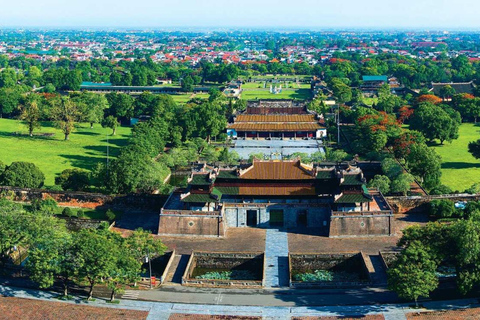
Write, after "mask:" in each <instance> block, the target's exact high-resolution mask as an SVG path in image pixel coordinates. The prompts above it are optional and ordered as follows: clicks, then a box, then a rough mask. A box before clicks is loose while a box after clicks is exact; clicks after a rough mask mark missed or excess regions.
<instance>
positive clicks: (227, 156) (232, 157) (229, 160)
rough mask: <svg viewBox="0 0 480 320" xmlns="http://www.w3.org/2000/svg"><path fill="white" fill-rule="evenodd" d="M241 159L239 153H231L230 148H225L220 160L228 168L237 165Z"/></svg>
mask: <svg viewBox="0 0 480 320" xmlns="http://www.w3.org/2000/svg"><path fill="white" fill-rule="evenodd" d="M239 159H240V156H239V155H238V153H237V152H236V151H233V150H232V151H229V150H228V148H223V150H222V152H221V153H220V158H219V160H220V161H221V162H223V163H224V164H226V165H227V166H229V165H235V164H237V163H238V160H239Z"/></svg>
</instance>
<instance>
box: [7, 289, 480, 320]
mask: <svg viewBox="0 0 480 320" xmlns="http://www.w3.org/2000/svg"><path fill="white" fill-rule="evenodd" d="M0 295H3V296H7V297H17V298H26V299H40V300H46V301H55V302H62V301H59V300H58V299H56V297H57V296H58V293H53V292H48V291H39V290H30V289H19V288H13V287H6V286H0ZM194 302H195V301H194ZM64 303H70V304H75V305H89V306H93V307H107V308H115V309H129V310H144V311H148V312H149V315H148V318H147V319H168V318H169V317H170V315H171V314H175V313H177V314H178V313H180V314H203V315H232V316H235V315H236V316H259V317H262V318H263V319H292V318H293V317H306V316H311V317H320V316H336V317H359V316H363V315H376V314H377V315H378V314H381V315H384V316H385V319H386V320H397V319H398V320H400V319H402V320H403V319H406V317H405V314H407V313H410V312H418V311H427V310H452V309H461V308H468V307H478V300H476V299H464V300H454V301H435V302H422V305H424V306H425V308H427V309H424V310H418V309H410V308H409V307H408V305H407V304H386V305H363V306H325V307H311V306H310V307H264V306H263V307H252V306H229V305H206V304H177V303H168V302H147V301H138V300H135V301H132V300H122V301H121V302H120V304H118V305H116V304H109V303H107V302H106V301H105V300H102V299H97V300H95V301H92V302H85V301H83V300H82V299H81V298H75V299H73V300H70V301H64ZM0 304H1V298H0Z"/></svg>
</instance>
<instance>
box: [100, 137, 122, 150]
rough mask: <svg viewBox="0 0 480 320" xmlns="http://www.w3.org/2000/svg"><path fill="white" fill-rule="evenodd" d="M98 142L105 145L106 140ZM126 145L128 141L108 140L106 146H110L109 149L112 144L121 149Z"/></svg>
mask: <svg viewBox="0 0 480 320" xmlns="http://www.w3.org/2000/svg"><path fill="white" fill-rule="evenodd" d="M100 142H101V143H103V144H106V143H107V139H103V140H100ZM127 143H128V139H108V144H109V145H110V148H111V145H112V144H113V145H115V146H118V147H123V146H126V145H127Z"/></svg>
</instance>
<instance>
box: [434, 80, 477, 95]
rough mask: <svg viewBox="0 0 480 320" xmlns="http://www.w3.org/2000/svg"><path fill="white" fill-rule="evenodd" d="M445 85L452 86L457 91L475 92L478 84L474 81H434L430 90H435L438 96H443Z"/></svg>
mask: <svg viewBox="0 0 480 320" xmlns="http://www.w3.org/2000/svg"><path fill="white" fill-rule="evenodd" d="M445 86H451V87H452V88H453V89H454V90H455V93H457V94H459V93H468V94H472V95H473V94H474V90H475V88H476V85H475V84H474V83H473V81H470V82H450V83H432V86H431V88H430V92H433V93H434V94H435V95H436V96H439V97H441V96H442V94H441V90H442V88H443V87H445Z"/></svg>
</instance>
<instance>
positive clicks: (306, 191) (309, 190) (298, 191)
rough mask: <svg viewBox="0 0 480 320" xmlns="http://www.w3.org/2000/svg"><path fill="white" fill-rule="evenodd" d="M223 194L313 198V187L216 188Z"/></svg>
mask: <svg viewBox="0 0 480 320" xmlns="http://www.w3.org/2000/svg"><path fill="white" fill-rule="evenodd" d="M217 189H219V190H220V191H221V192H222V193H223V194H229V195H240V196H314V195H316V193H315V187H304V186H291V187H285V186H282V187H277V186H271V187H265V186H258V187H251V186H250V187H217Z"/></svg>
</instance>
